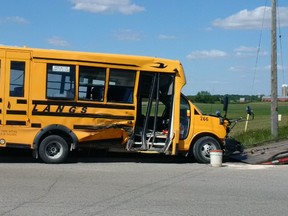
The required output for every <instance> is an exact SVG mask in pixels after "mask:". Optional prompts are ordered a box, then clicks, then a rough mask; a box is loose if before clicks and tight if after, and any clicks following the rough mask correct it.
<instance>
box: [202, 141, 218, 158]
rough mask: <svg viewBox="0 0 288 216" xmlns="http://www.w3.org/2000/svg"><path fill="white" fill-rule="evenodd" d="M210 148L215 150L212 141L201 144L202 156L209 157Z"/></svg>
mask: <svg viewBox="0 0 288 216" xmlns="http://www.w3.org/2000/svg"><path fill="white" fill-rule="evenodd" d="M211 150H216V146H215V145H214V144H212V143H205V144H204V145H203V146H202V150H201V153H202V156H203V157H205V158H210V151H211Z"/></svg>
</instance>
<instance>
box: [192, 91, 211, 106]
mask: <svg viewBox="0 0 288 216" xmlns="http://www.w3.org/2000/svg"><path fill="white" fill-rule="evenodd" d="M194 101H195V102H197V103H215V101H214V99H213V96H212V95H211V94H210V92H208V91H200V92H198V93H197V95H196V96H195V98H194Z"/></svg>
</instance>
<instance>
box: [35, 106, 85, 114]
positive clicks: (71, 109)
mask: <svg viewBox="0 0 288 216" xmlns="http://www.w3.org/2000/svg"><path fill="white" fill-rule="evenodd" d="M52 107H53V108H54V107H56V111H51V108H52ZM65 107H68V112H69V113H76V110H77V108H78V107H77V106H65V105H51V104H48V105H46V106H45V107H44V108H43V107H42V108H40V107H39V106H38V104H34V107H33V110H32V113H39V112H42V113H64V112H63V111H64V108H65ZM87 109H88V107H86V106H83V107H80V113H81V114H85V113H87Z"/></svg>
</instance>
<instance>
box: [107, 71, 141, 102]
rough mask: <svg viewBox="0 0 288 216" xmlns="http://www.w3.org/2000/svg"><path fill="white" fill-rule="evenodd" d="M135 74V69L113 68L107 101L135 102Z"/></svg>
mask: <svg viewBox="0 0 288 216" xmlns="http://www.w3.org/2000/svg"><path fill="white" fill-rule="evenodd" d="M135 76H136V72H135V71H131V70H120V69H111V70H110V77H109V87H108V96H107V101H108V102H119V103H133V92H134V83H135Z"/></svg>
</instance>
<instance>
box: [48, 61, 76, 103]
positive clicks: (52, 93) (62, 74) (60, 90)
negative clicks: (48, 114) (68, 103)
mask: <svg viewBox="0 0 288 216" xmlns="http://www.w3.org/2000/svg"><path fill="white" fill-rule="evenodd" d="M74 80H75V66H74V65H56V64H47V85H46V88H47V89H46V94H47V98H48V99H74V95H75V88H74Z"/></svg>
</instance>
